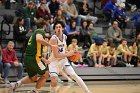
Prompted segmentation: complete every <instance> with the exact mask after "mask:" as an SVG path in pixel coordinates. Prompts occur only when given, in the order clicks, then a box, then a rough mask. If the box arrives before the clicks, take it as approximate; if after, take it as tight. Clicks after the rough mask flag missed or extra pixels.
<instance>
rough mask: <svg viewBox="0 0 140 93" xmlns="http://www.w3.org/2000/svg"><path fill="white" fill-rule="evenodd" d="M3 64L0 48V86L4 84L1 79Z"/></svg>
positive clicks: (0, 49)
mask: <svg viewBox="0 0 140 93" xmlns="http://www.w3.org/2000/svg"><path fill="white" fill-rule="evenodd" d="M2 71H3V63H2V48H1V46H0V84H4V81H3V79H2Z"/></svg>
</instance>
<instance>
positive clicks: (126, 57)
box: [117, 39, 132, 66]
mask: <svg viewBox="0 0 140 93" xmlns="http://www.w3.org/2000/svg"><path fill="white" fill-rule="evenodd" d="M117 54H118V55H122V59H123V61H124V62H125V63H126V66H132V65H131V64H130V62H131V56H132V53H131V52H130V50H129V48H128V45H127V41H126V40H125V39H122V40H121V44H120V45H119V46H118V47H117Z"/></svg>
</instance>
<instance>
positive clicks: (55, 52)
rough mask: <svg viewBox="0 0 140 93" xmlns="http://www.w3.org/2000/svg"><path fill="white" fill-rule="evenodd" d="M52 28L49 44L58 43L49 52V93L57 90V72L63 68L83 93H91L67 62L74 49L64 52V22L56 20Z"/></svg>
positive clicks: (65, 46)
mask: <svg viewBox="0 0 140 93" xmlns="http://www.w3.org/2000/svg"><path fill="white" fill-rule="evenodd" d="M53 29H54V31H55V35H53V36H52V37H51V39H50V44H52V45H58V48H53V49H52V52H51V54H50V57H49V60H50V61H51V63H50V64H49V65H48V66H49V71H50V77H51V86H50V89H51V93H56V92H57V90H56V89H57V83H58V82H57V81H58V74H59V72H60V71H61V70H62V69H64V70H65V72H66V73H67V74H68V75H70V76H71V77H72V78H73V79H74V80H75V81H76V82H77V83H78V85H79V86H81V87H82V88H83V90H84V91H85V93H91V92H90V91H89V89H88V88H87V86H86V85H85V83H84V81H83V80H82V79H81V78H80V77H79V76H78V75H77V74H76V73H75V71H74V69H73V68H72V67H71V65H70V64H69V62H68V59H67V57H69V56H72V55H74V51H71V52H66V48H67V45H66V39H67V37H66V35H64V34H63V30H64V24H63V22H61V21H56V22H55V23H54V26H53Z"/></svg>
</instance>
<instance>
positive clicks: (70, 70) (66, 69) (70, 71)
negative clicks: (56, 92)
mask: <svg viewBox="0 0 140 93" xmlns="http://www.w3.org/2000/svg"><path fill="white" fill-rule="evenodd" d="M64 70H65V71H66V72H67V73H68V74H69V75H70V76H71V77H72V78H73V79H74V80H75V81H76V82H77V83H78V85H79V86H81V87H82V88H83V89H84V91H85V93H91V92H90V91H89V89H88V87H87V86H86V84H85V83H84V81H83V80H82V79H81V78H80V77H79V76H78V75H77V74H76V73H75V71H74V69H73V68H72V67H71V66H66V67H64Z"/></svg>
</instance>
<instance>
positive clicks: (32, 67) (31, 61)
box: [24, 56, 48, 77]
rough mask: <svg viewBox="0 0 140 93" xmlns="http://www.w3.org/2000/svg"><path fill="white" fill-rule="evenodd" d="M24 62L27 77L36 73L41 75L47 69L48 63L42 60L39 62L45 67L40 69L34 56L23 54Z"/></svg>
mask: <svg viewBox="0 0 140 93" xmlns="http://www.w3.org/2000/svg"><path fill="white" fill-rule="evenodd" d="M24 64H25V68H26V71H27V73H28V75H29V77H33V76H35V75H36V74H39V75H43V74H45V72H46V71H47V70H48V65H46V64H45V63H44V62H41V65H43V67H45V69H43V70H41V69H40V67H39V65H38V64H37V62H36V58H35V57H33V56H25V58H24Z"/></svg>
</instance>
